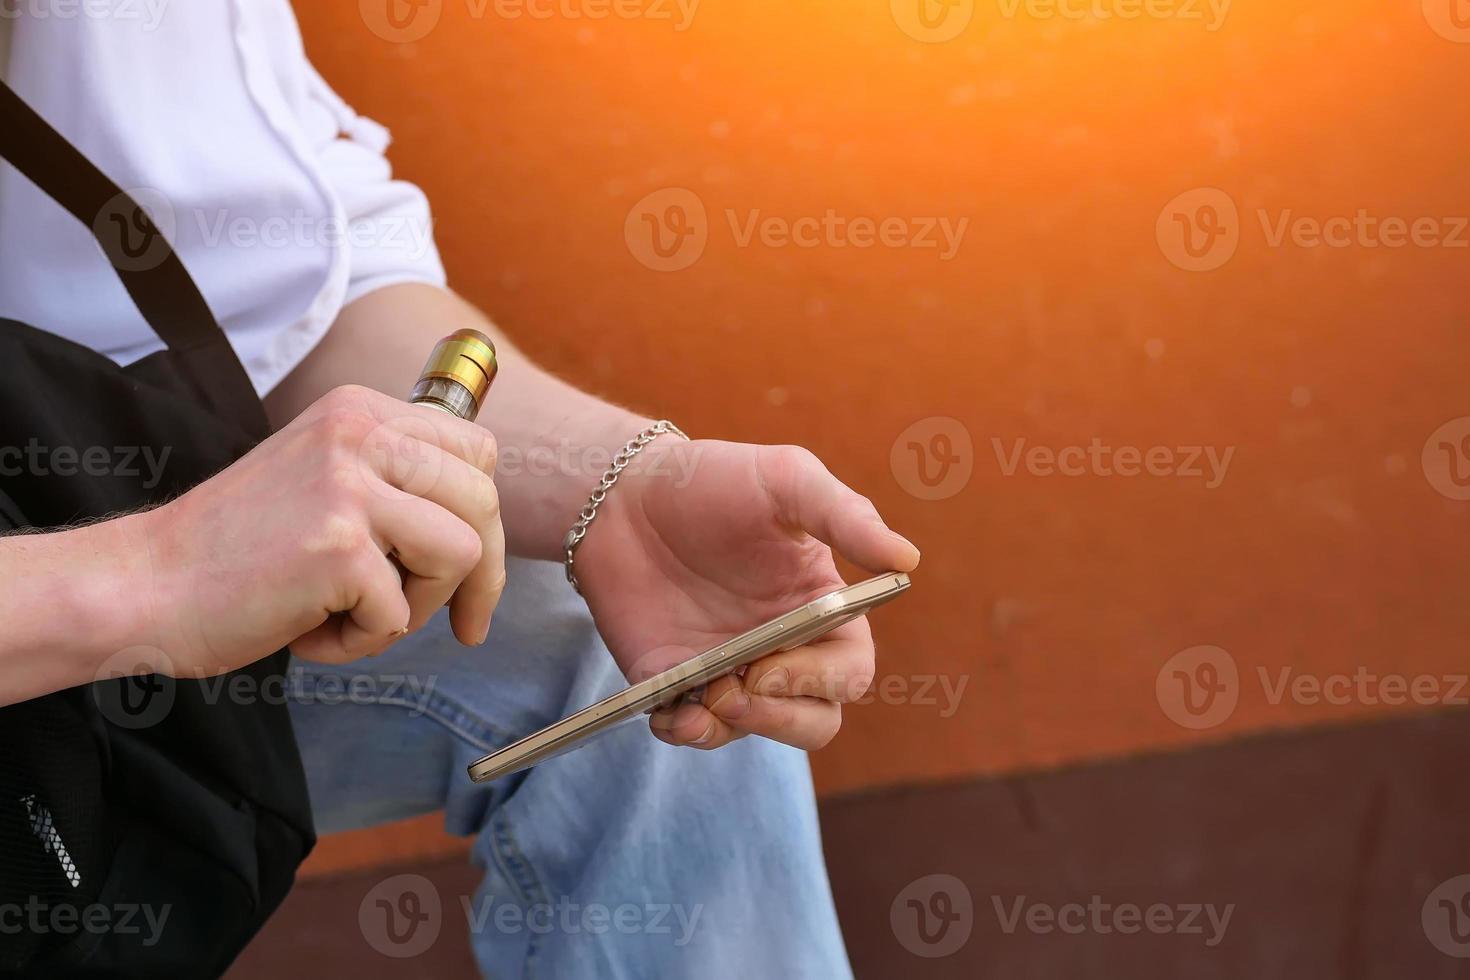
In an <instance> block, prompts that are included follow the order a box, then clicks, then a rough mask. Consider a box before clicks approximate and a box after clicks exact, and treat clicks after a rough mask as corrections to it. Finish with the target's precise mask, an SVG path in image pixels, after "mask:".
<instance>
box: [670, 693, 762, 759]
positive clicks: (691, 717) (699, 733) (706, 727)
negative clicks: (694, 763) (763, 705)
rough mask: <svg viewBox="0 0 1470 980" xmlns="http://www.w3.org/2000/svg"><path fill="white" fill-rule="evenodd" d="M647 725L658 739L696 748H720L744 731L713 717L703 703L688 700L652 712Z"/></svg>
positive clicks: (739, 736)
mask: <svg viewBox="0 0 1470 980" xmlns="http://www.w3.org/2000/svg"><path fill="white" fill-rule="evenodd" d="M648 727H649V729H650V730H651V731H652V732H653V734H654V735H655V736H656V737H657V738H658V739H659V740H661V741H664V742H667V743H669V744H670V745H685V746H689V747H690V748H695V749H718V748H722V747H724V746H726V745H729V744H730V743H731V742H733V741H735V740H736V739H738V738H741V737H742V734H743V733H741V732H737V731H735V729H733V728H731V727H730V725H729V724H727V723H726V722H725V721H723V720H721V719H720V718H717V717H715V716H714V715H713V714H711V713H710V710H709V709H708V708H706V707H705V706H704V705H703V704H701V703H699V702H697V701H688V700H686V701H681V702H680V703H679V704H677V705H674V706H673V707H670V708H660V709H659V710H657V711H655V712H654V713H653V714H652V715H651V716H649V719H648Z"/></svg>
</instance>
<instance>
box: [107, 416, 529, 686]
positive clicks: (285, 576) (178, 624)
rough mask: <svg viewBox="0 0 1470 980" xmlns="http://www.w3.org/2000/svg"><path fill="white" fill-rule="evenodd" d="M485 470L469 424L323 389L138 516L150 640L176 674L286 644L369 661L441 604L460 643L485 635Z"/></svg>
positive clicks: (488, 593) (233, 662) (489, 506)
mask: <svg viewBox="0 0 1470 980" xmlns="http://www.w3.org/2000/svg"><path fill="white" fill-rule="evenodd" d="M494 468H495V442H494V439H493V437H492V436H491V435H490V433H489V432H488V431H486V430H485V429H484V428H482V427H480V426H478V425H474V424H472V423H469V422H464V421H461V420H459V419H456V418H453V417H451V416H449V415H447V414H445V413H443V412H438V411H435V410H433V409H429V408H424V407H418V406H413V405H408V404H406V403H404V402H402V401H399V400H397V399H394V398H390V397H388V396H387V395H383V394H379V393H377V392H374V391H370V390H368V389H365V388H356V387H344V388H338V389H336V390H334V391H332V392H330V393H329V394H327V395H326V396H324V397H323V398H321V399H320V400H319V401H317V402H316V403H315V404H314V405H312V406H311V407H309V408H308V409H307V410H306V411H304V412H302V413H301V415H300V416H298V417H297V418H296V419H295V420H294V421H292V422H291V423H290V424H289V425H287V426H286V427H285V428H283V429H282V430H281V431H280V432H277V433H276V434H275V435H273V436H272V437H271V438H269V439H267V440H266V441H265V442H263V443H261V444H260V445H259V446H257V447H256V448H255V449H254V450H253V451H252V452H251V453H250V454H249V455H247V456H246V457H245V458H244V459H241V460H239V461H238V462H236V463H235V464H234V465H233V466H230V467H229V468H228V469H226V470H224V471H223V472H222V473H220V474H219V475H217V476H215V477H214V478H212V479H210V480H208V481H206V482H205V483H202V484H200V485H199V486H198V487H196V488H194V489H193V490H191V491H190V492H189V493H187V494H185V495H184V496H182V497H180V498H179V499H178V500H175V501H173V502H171V503H169V504H167V505H165V506H163V507H160V508H158V509H156V510H153V511H149V512H147V513H144V514H140V515H136V518H137V519H138V520H140V521H142V522H143V523H142V525H141V526H142V531H143V533H142V534H141V536H140V538H139V539H140V540H141V541H143V542H144V543H145V544H146V546H147V548H148V551H149V553H150V558H151V569H152V575H153V581H152V587H151V590H149V592H150V593H151V594H145V595H144V596H142V598H143V599H151V602H152V609H153V614H152V617H151V619H152V622H153V627H154V628H153V631H152V632H153V638H152V639H153V644H152V645H154V646H157V647H158V648H160V649H162V650H163V651H164V652H165V653H166V654H167V656H168V658H169V660H171V661H172V668H173V670H174V671H175V672H177V673H179V674H181V675H187V676H197V675H212V674H217V673H221V672H224V671H227V670H232V669H235V668H237V667H240V666H243V665H245V664H248V663H250V662H252V661H254V660H258V659H259V658H261V657H263V656H266V655H268V654H270V653H272V652H273V651H275V650H278V649H280V648H281V647H283V646H286V645H288V644H289V645H290V647H291V651H292V652H293V653H294V654H295V655H296V656H298V657H302V658H305V659H308V660H318V661H323V662H328V663H341V662H345V661H349V660H355V659H357V658H358V657H362V656H364V655H368V654H376V653H380V652H382V651H383V650H384V649H386V648H387V647H388V646H390V645H391V644H392V643H393V642H395V641H396V640H398V639H399V638H401V637H402V636H404V635H405V634H407V633H409V632H411V631H413V630H416V629H418V628H419V627H420V626H422V625H423V624H424V623H425V622H427V621H428V619H429V617H430V616H432V615H433V614H434V613H435V612H437V611H438V610H439V609H440V608H441V607H442V606H443V605H444V604H445V603H446V602H448V603H449V605H450V618H451V622H452V623H453V626H454V632H455V635H456V636H457V637H458V638H459V639H460V641H461V642H462V643H465V644H470V645H473V644H478V643H481V642H483V641H484V639H485V633H486V631H487V630H488V629H489V626H490V617H491V614H492V613H493V612H494V609H495V606H496V603H497V602H498V601H499V599H500V593H501V590H502V589H503V588H504V585H505V536H504V533H503V532H502V530H501V525H500V503H499V497H498V495H497V493H496V489H495V484H494V482H493V480H492V479H491V474H492V473H493V472H494ZM390 556H391V557H390Z"/></svg>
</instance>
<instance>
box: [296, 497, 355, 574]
mask: <svg viewBox="0 0 1470 980" xmlns="http://www.w3.org/2000/svg"><path fill="white" fill-rule="evenodd" d="M367 541H368V533H367V528H365V527H364V526H363V524H362V522H361V521H360V520H358V518H357V515H356V514H354V513H351V512H349V511H344V510H337V511H331V512H328V513H327V515H326V516H325V517H323V518H322V520H321V521H320V522H319V524H318V525H317V527H316V529H315V531H314V532H313V533H312V534H310V535H308V536H307V537H306V538H305V540H304V541H303V542H302V549H303V550H304V551H305V552H306V553H307V554H310V555H315V556H317V557H320V558H324V559H327V560H330V561H333V562H340V561H342V560H344V559H347V558H354V557H355V556H357V555H358V554H359V553H360V552H361V551H362V548H363V545H364V544H365V543H367Z"/></svg>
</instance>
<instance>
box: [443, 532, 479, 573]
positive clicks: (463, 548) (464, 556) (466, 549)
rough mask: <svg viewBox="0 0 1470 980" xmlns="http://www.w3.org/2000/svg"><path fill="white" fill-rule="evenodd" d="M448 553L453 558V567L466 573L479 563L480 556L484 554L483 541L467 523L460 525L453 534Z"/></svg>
mask: <svg viewBox="0 0 1470 980" xmlns="http://www.w3.org/2000/svg"><path fill="white" fill-rule="evenodd" d="M450 554H451V555H452V556H453V558H454V563H455V567H456V568H458V569H459V570H460V571H463V572H466V573H468V572H469V571H470V569H472V568H474V567H475V566H476V565H478V564H480V558H481V557H483V555H484V554H485V542H484V541H483V540H482V539H481V538H480V535H479V533H478V532H477V531H476V530H475V529H474V528H472V527H470V526H469V525H468V524H466V525H462V526H461V528H460V529H459V530H458V531H457V533H456V534H455V535H454V542H453V546H452V550H451V551H450Z"/></svg>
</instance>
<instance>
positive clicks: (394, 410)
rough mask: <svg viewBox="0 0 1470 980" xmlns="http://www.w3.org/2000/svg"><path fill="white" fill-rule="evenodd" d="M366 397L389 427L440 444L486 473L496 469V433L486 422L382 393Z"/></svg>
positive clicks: (373, 411)
mask: <svg viewBox="0 0 1470 980" xmlns="http://www.w3.org/2000/svg"><path fill="white" fill-rule="evenodd" d="M365 397H366V398H367V400H368V406H369V411H371V413H372V414H373V416H374V417H376V418H377V419H378V421H380V422H382V423H384V426H385V427H387V428H390V429H394V430H396V431H398V432H401V433H404V434H407V435H412V436H414V437H416V438H419V439H422V440H424V441H425V442H429V443H431V444H433V445H435V446H438V447H439V448H440V449H442V450H444V451H445V452H447V453H449V454H450V455H453V456H455V457H457V458H458V459H460V460H463V461H464V462H466V463H469V464H470V465H471V466H473V467H475V469H477V470H480V471H481V472H483V473H487V474H491V473H494V472H495V457H496V446H495V436H494V435H492V434H491V432H490V430H489V429H487V428H485V427H484V426H483V425H480V424H479V423H476V422H468V421H466V420H464V419H462V418H458V417H456V416H453V415H450V414H449V413H448V412H443V411H440V410H439V409H437V408H429V407H427V406H424V405H412V404H409V403H408V402H403V401H399V400H398V399H396V398H391V397H389V396H387V395H384V394H382V393H380V392H367V393H366V395H365Z"/></svg>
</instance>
